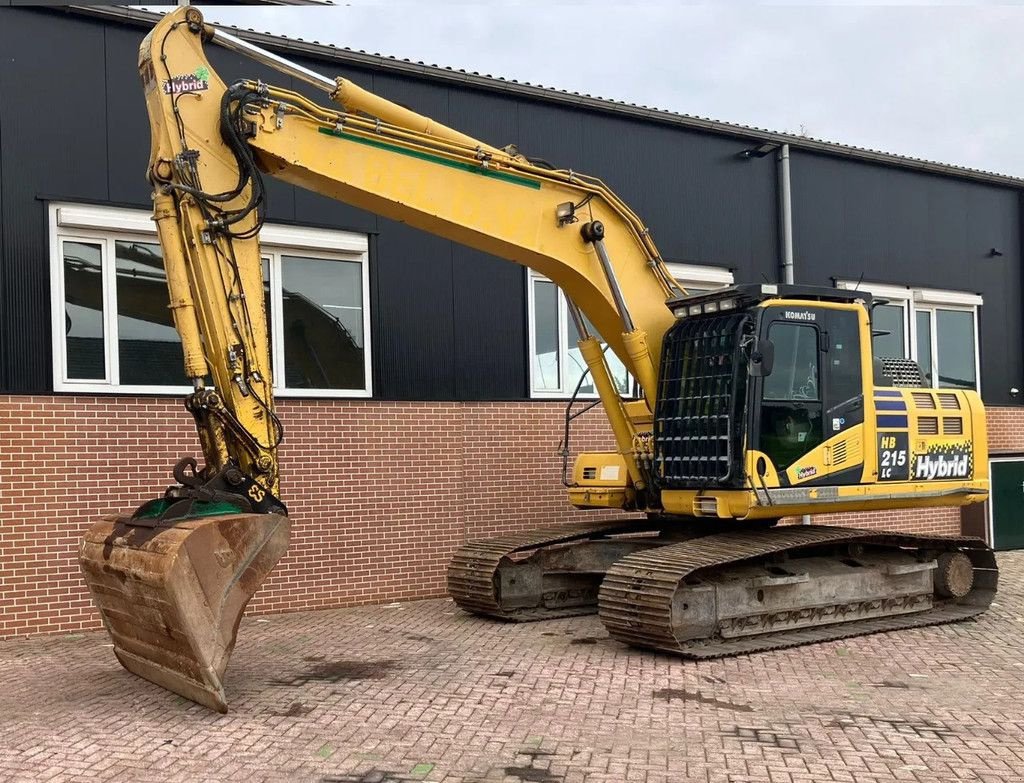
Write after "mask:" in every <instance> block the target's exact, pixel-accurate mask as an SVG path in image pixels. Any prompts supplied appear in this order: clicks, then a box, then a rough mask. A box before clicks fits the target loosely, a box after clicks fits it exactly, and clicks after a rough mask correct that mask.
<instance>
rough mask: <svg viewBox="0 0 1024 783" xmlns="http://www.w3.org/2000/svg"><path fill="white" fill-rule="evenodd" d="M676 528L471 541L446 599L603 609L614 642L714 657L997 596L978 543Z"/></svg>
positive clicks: (638, 526) (530, 615) (470, 606)
mask: <svg viewBox="0 0 1024 783" xmlns="http://www.w3.org/2000/svg"><path fill="white" fill-rule="evenodd" d="M682 522H683V524H680V521H679V520H676V521H675V522H673V523H670V524H666V521H665V520H663V519H662V520H659V519H657V518H652V519H648V520H617V521H614V522H604V523H581V524H575V525H562V526H557V527H551V528H546V529H542V530H535V531H531V532H529V533H524V534H519V535H508V536H503V537H500V538H494V539H487V540H482V541H471V542H469V543H468V544H466V545H465V546H464V547H462V548H461V549H460V550H459V551H458V552H457V553H456V555H455V557H454V558H453V560H452V562H451V564H450V566H449V570H448V586H449V592H450V594H451V595H452V598H453V599H454V600H455V602H456V604H458V606H460V607H461V608H462V609H464V610H465V611H467V612H470V613H473V614H478V615H484V616H487V617H493V618H498V619H502V620H512V621H533V620H544V619H552V618H556V617H567V616H572V615H581V614H592V613H593V612H595V611H598V613H599V615H600V618H601V621H602V622H603V623H604V625H605V627H606V628H607V629H608V632H609V634H610V635H611V636H612V638H614V639H617V640H619V641H621V642H624V643H626V644H629V645H633V646H637V647H646V648H650V649H656V650H661V651H664V652H671V653H675V654H677V655H681V656H684V657H690V658H715V657H721V656H727V655H738V654H743V653H750V652H758V651H762V650H769V649H775V648H780V647H791V646H795V645H800V644H809V643H813V642H819V641H826V640H830V639H840V638H845V637H849V636H858V635H862V634H868V633H876V632H879V631H891V630H898V629H901V628H912V627H920V626H925V625H936V624H939V623H946V622H954V621H957V620H963V619H966V618H968V617H972V616H974V615H977V614H980V613H981V612H983V611H985V609H986V608H987V607H988V606H989V604H990V603H991V602H992V598H993V597H994V595H995V591H996V584H997V581H998V571H997V567H996V562H995V556H994V554H993V553H992V550H991V549H990V548H989V547H988V546H987V545H986V544H984V542H982V541H980V540H978V539H974V538H954V537H949V538H947V537H929V536H920V535H911V534H894V533H877V532H872V531H867V530H856V529H850V528H840V527H831V526H817V525H809V526H784V527H777V528H755V529H751V528H749V527H748V528H744V529H734V530H730V531H727V532H715V533H712V534H707V531H708V530H709V528H708V527H707V526H705V525H701V526H699V527H698V526H695V525H692V524H691V525H688V524H686V523H685V521H682Z"/></svg>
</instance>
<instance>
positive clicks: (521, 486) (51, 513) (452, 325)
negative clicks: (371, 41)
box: [0, 5, 1024, 637]
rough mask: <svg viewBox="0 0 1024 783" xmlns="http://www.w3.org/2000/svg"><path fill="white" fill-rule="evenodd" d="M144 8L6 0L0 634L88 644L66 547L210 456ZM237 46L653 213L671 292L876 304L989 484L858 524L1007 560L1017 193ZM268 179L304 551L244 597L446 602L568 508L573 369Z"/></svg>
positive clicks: (658, 118)
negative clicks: (189, 400) (166, 204)
mask: <svg viewBox="0 0 1024 783" xmlns="http://www.w3.org/2000/svg"><path fill="white" fill-rule="evenodd" d="M155 18H156V16H155V15H154V14H151V13H148V12H145V11H138V10H128V9H125V8H118V7H86V6H82V7H67V8H44V7H38V8H36V7H16V6H10V5H8V6H4V7H0V53H2V56H3V59H4V65H3V68H0V216H2V220H0V325H2V326H0V437H2V441H3V443H4V459H3V461H2V463H0V637H2V636H10V635H18V634H25V633H35V632H54V631H69V630H78V629H82V628H92V627H96V626H97V625H98V622H99V620H98V615H96V614H95V613H94V611H93V609H92V606H91V602H90V600H89V596H88V593H87V591H86V588H85V585H84V583H83V582H82V580H81V578H80V576H79V573H78V564H77V546H78V542H79V540H80V539H81V536H82V534H83V532H84V530H85V529H86V528H87V527H88V526H89V525H90V524H91V523H92V521H93V520H95V519H96V518H97V517H99V516H103V515H107V514H113V513H123V512H126V511H129V510H131V509H132V508H134V507H135V506H136V505H138V504H139V503H140V502H142V501H143V500H145V499H148V498H150V497H153V496H155V495H156V494H159V492H160V491H162V489H163V487H164V486H166V485H167V484H168V483H170V481H171V476H170V466H171V465H172V464H173V462H174V461H175V460H176V459H177V458H179V457H180V456H182V455H184V454H189V453H196V452H198V451H199V447H198V443H197V441H196V438H195V432H194V428H193V423H192V420H191V417H190V416H189V415H188V414H187V413H186V411H185V410H184V408H183V407H182V405H181V397H182V396H183V394H184V393H185V392H186V391H187V388H186V387H185V386H184V379H183V375H182V369H181V350H180V345H179V344H178V341H177V335H176V333H175V331H174V329H173V328H172V327H171V325H170V316H169V314H168V313H167V310H166V292H165V290H164V288H163V280H162V267H161V264H160V260H159V253H160V249H159V245H158V244H157V242H156V236H155V231H154V228H153V224H152V221H151V220H150V212H149V186H148V184H147V183H146V181H145V177H144V172H145V169H146V161H147V159H148V155H149V129H148V125H147V119H146V112H145V108H144V102H143V93H142V89H141V86H140V83H139V78H138V75H137V73H136V57H137V52H138V46H139V42H140V40H141V38H142V36H143V35H145V33H146V31H147V29H148V28H149V27H150V26H151V25H152V24H153V21H154V19H155ZM243 37H247V38H248V39H249V40H252V41H254V42H256V43H258V44H260V45H261V46H263V47H265V48H269V49H272V50H274V51H277V52H279V53H281V54H284V55H286V56H287V57H289V58H290V59H293V60H296V61H298V62H299V63H300V64H302V65H305V66H306V67H308V68H311V69H313V70H315V71H318V72H320V73H325V74H329V75H342V76H345V77H346V78H349V79H352V80H353V81H355V82H356V83H358V84H360V85H362V86H364V87H366V88H368V89H370V90H372V91H373V92H375V93H379V94H380V95H383V96H384V97H386V98H388V99H390V100H392V101H396V102H398V103H401V104H403V105H406V106H409V107H411V108H413V109H415V110H417V111H419V112H421V113H423V114H426V115H429V116H431V117H433V118H436V119H437V120H439V121H441V122H444V123H446V124H448V125H450V126H452V127H455V128H457V129H459V130H461V131H464V132H466V133H468V134H470V135H473V136H475V137H478V138H481V139H484V140H486V141H488V142H490V143H492V144H495V145H497V146H504V145H506V144H509V143H514V144H515V145H516V146H517V147H518V148H519V149H520V150H522V151H523V152H525V153H526V154H528V155H530V156H531V157H537V158H542V159H544V160H546V161H550V162H551V163H552V164H553V165H555V166H558V167H560V168H567V169H573V170H576V171H581V172H587V173H589V174H593V175H595V176H599V177H600V178H601V179H603V180H604V181H605V182H606V183H607V184H609V185H610V186H611V187H612V188H613V189H614V190H615V191H616V192H617V193H618V194H619V195H620V196H621V197H622V198H623V199H624V200H625V201H626V202H627V203H628V204H629V205H630V206H631V207H632V208H633V209H634V210H635V211H636V212H637V213H639V214H640V215H641V216H642V217H643V218H644V220H645V221H646V223H647V225H648V226H650V228H651V230H652V232H653V236H654V238H655V240H656V241H657V243H658V246H659V248H660V250H661V252H662V254H663V256H664V258H665V259H666V260H667V261H669V262H670V265H671V266H670V268H671V270H672V272H673V274H674V275H675V276H676V278H677V279H678V280H679V281H680V282H682V283H683V284H684V285H685V286H686V287H687V288H688V289H693V290H703V289H710V288H713V287H717V286H722V285H728V284H731V283H734V282H735V283H754V282H767V283H773V282H781V281H783V280H784V276H785V272H784V267H785V266H786V265H787V264H788V263H789V262H790V261H791V262H792V266H791V269H792V275H793V279H794V280H795V282H797V283H803V284H813V285H824V286H833V287H846V288H854V287H856V288H860V289H862V290H865V291H870V292H871V293H872V294H874V295H875V296H876V298H880V299H883V300H885V303H884V304H881V305H879V306H878V307H877V308H876V309H875V327H876V328H877V329H879V330H881V331H884V332H886V334H883V335H880V336H879V337H878V338H877V339H876V345H875V349H876V353H878V354H884V355H889V356H903V357H908V358H912V359H914V360H916V361H917V362H918V364H919V365H920V366H921V368H922V371H923V373H924V375H925V377H926V378H927V379H928V380H929V381H930V382H931V383H933V384H934V385H937V386H940V387H951V388H974V389H978V390H979V391H980V393H981V395H982V398H983V400H984V402H985V404H986V406H988V410H989V447H990V454H991V460H992V476H993V496H992V501H991V503H989V504H986V505H985V507H984V508H982V507H980V506H979V507H971V508H970V509H969V510H968V511H965V512H964V514H963V515H961V513H960V511H958V510H955V509H938V510H920V511H913V512H910V511H907V512H887V513H884V514H873V515H870V516H867V517H865V516H860V517H858V519H857V522H856V524H860V525H865V526H870V525H875V526H884V527H891V528H893V529H900V530H912V531H928V532H935V533H957V532H960V531H961V530H964V531H965V532H968V533H972V534H976V535H982V536H984V537H986V538H988V539H989V540H990V541H991V542H993V543H994V544H995V545H996V546H997V547H999V548H1010V547H1019V546H1024V522H1022V520H1021V518H1020V515H1019V511H1018V509H1019V498H1020V495H1019V493H1020V489H1019V488H1020V487H1021V486H1024V408H1022V407H1021V405H1022V403H1024V397H1022V393H1021V389H1024V353H1022V351H1021V341H1022V338H1024V306H1022V280H1021V252H1022V250H1021V226H1022V219H1024V212H1022V208H1021V206H1022V205H1021V191H1022V188H1024V180H1021V179H1017V178H1014V177H1009V176H1002V175H998V174H993V173H987V172H981V171H975V170H970V169H965V168H960V167H957V166H953V165H945V164H939V163H931V162H926V161H922V160H917V159H913V158H906V157H900V156H897V155H891V154H886V153H880V152H874V151H869V150H863V149H858V148H853V147H848V146H844V145H841V144H836V143H831V142H824V141H818V140H815V139H809V138H804V137H799V136H792V135H787V134H781V133H773V132H768V131H763V130H759V129H754V128H748V127H744V126H739V125H733V124H728V123H725V122H719V121H713V120H706V119H702V118H697V117H691V116H686V115H680V114H675V113H671V112H665V111H660V110H657V109H649V108H646V107H638V106H633V105H629V104H623V103H618V102H612V101H606V100H602V99H599V98H592V97H590V96H582V95H577V94H570V93H565V92H560V91H557V90H553V89H547V88H542V87H535V86H531V85H528V84H521V83H517V82H512V81H507V80H503V79H496V78H492V77H489V76H481V75H478V74H471V73H465V72H462V71H455V70H451V69H448V68H440V67H436V66H427V65H423V64H420V63H410V62H407V61H403V60H396V59H392V58H387V57H381V56H377V55H367V54H365V53H361V52H354V51H350V50H347V49H339V48H335V47H331V46H322V45H319V44H314V43H307V42H303V41H297V40H290V39H284V38H278V37H273V36H270V35H266V34H259V33H251V32H249V33H244V34H243ZM40 46H45V48H46V50H47V56H46V57H40V56H39V50H40ZM210 56H211V59H212V61H213V62H214V63H215V66H216V68H217V70H218V71H219V72H220V73H222V74H223V75H224V76H225V77H227V78H228V79H235V78H243V77H248V78H261V79H263V80H265V81H269V82H273V83H275V84H278V85H280V86H282V87H288V88H291V89H294V90H297V91H299V92H306V90H305V88H304V87H303V85H302V84H300V83H291V80H290V79H289V78H288V77H284V76H282V75H280V74H277V73H275V72H270V71H267V70H266V69H265V68H262V67H261V66H258V65H256V64H254V63H251V62H248V61H244V60H243V59H242V58H240V57H239V56H237V55H234V54H231V53H229V52H226V51H221V50H217V49H216V48H212V49H211V51H210ZM310 97H312V98H314V99H318V100H322V98H321V97H320V96H318V95H310ZM267 184H268V224H267V226H266V227H265V229H264V231H263V233H262V236H261V238H262V240H263V247H264V251H265V258H264V266H265V278H266V291H267V302H268V305H269V309H270V313H271V323H272V350H273V357H274V370H275V372H274V374H275V380H276V384H277V387H278V389H277V395H278V400H279V406H280V414H281V418H282V420H283V422H284V426H285V429H286V434H285V442H284V445H283V447H282V467H283V469H282V474H283V476H284V481H283V486H282V492H283V495H284V497H285V499H286V500H287V502H288V504H289V507H290V509H291V512H292V517H293V523H294V535H293V541H292V546H291V550H290V552H289V554H288V555H287V557H286V559H285V560H284V561H283V562H282V564H281V566H280V567H279V568H278V570H277V571H276V572H275V573H274V574H273V575H272V577H271V578H270V580H269V581H268V582H267V583H266V585H265V586H264V588H263V590H262V591H261V592H260V593H259V594H258V595H257V597H256V599H255V601H254V602H253V609H254V610H256V611H284V610H303V609H315V608H322V607H329V606H341V605H346V604H352V603H360V602H379V601H391V600H396V599H408V598H416V597H427V596H436V595H440V594H443V592H444V568H445V564H446V562H447V560H448V557H449V555H450V554H451V552H452V551H453V549H454V548H455V547H456V546H458V545H459V544H460V543H461V542H462V541H464V540H465V539H466V538H472V537H477V536H484V535H491V534H494V533H496V532H500V531H512V530H519V529H525V528H529V527H533V526H536V525H538V524H540V523H543V522H550V521H560V520H568V519H570V518H573V517H574V516H579V514H580V513H581V512H575V511H573V510H572V509H571V508H570V507H569V506H568V504H567V503H566V501H565V499H564V492H563V488H562V485H561V458H560V456H559V454H558V450H559V442H560V438H561V431H562V422H563V414H564V410H565V407H566V404H567V400H568V399H569V398H570V397H571V395H572V393H573V390H574V389H575V388H576V386H577V383H578V381H579V379H580V373H581V366H582V364H581V362H580V359H579V356H578V354H577V351H576V350H575V348H574V343H575V337H574V332H573V327H572V321H571V319H569V318H568V317H567V313H566V308H565V303H564V301H563V300H562V298H561V295H560V294H559V292H558V290H557V288H556V287H555V286H554V285H553V284H552V283H551V282H550V281H547V280H545V279H544V278H542V277H539V276H537V275H536V274H533V273H531V272H529V271H528V270H525V269H524V268H522V267H519V266H517V265H515V264H511V263H508V262H506V261H502V260H499V259H496V258H492V257H489V256H486V255H484V254H481V253H479V252H476V251H472V250H469V249H467V248H465V247H462V246H459V245H456V244H453V243H451V242H448V241H445V240H441V239H438V238H436V237H433V236H430V235H427V234H424V233H421V232H419V231H416V230H414V229H411V228H409V227H407V226H405V225H403V224H400V223H396V222H392V221H389V220H385V219H383V218H379V217H377V216H375V215H373V214H369V213H366V212H362V211H359V210H356V209H354V208H350V207H348V206H346V205H343V204H339V203H337V202H334V201H331V200H328V199H326V198H324V197H321V196H318V195H315V194H312V193H308V192H305V191H302V190H299V189H296V188H293V187H291V186H287V185H285V184H283V183H280V182H274V181H273V180H271V179H269V178H268V181H267ZM160 296H163V297H164V298H163V300H161V299H160ZM623 383H624V384H625V385H628V379H625V378H624V379H623ZM589 391H592V390H591V389H590V387H589V386H588V385H587V383H586V381H584V384H583V386H582V389H581V393H582V396H584V397H586V396H587V395H588V392H589ZM591 396H592V395H591ZM610 442H611V441H610V437H609V435H608V433H607V432H606V425H605V423H604V421H603V419H602V418H601V416H600V415H599V414H598V413H592V414H590V415H589V416H586V415H585V416H583V417H581V418H580V419H579V420H578V421H577V423H576V426H575V429H574V434H573V441H572V444H573V450H574V451H575V450H580V449H583V448H591V449H593V448H599V447H601V445H602V444H608V445H610ZM538 488H540V489H538ZM819 521H828V519H826V518H824V517H823V518H821V519H820V520H819ZM843 521H844V522H845V523H850V520H849V519H844V520H843Z"/></svg>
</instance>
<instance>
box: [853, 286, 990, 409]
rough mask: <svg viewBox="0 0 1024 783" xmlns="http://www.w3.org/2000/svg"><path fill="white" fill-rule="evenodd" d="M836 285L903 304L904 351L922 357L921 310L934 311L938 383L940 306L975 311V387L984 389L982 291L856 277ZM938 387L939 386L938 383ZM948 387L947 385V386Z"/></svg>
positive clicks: (934, 373)
mask: <svg viewBox="0 0 1024 783" xmlns="http://www.w3.org/2000/svg"><path fill="white" fill-rule="evenodd" d="M836 288H843V289H847V290H860V291H866V292H867V293H869V294H871V295H872V296H873V297H875V298H877V299H885V300H887V301H888V304H890V305H893V306H896V307H901V308H903V343H904V346H903V353H904V355H905V356H908V357H910V358H911V359H913V360H914V361H915V362H916V361H918V353H919V352H918V340H917V314H918V313H922V312H926V313H930V321H931V346H930V347H931V357H932V367H931V376H932V382H933V383H938V362H939V352H938V321H937V317H936V312H937V311H938V310H953V311H958V312H967V313H971V315H972V316H973V317H974V379H975V383H974V388H975V390H976V391H977V392H978V393H979V394H980V393H981V351H980V340H981V337H980V335H979V333H978V308H979V307H981V305H983V304H984V303H985V299H984V297H982V295H981V294H975V293H969V292H967V291H946V290H942V289H938V288H913V287H911V286H896V285H886V284H882V283H864V282H860V281H856V280H837V281H836ZM936 388H938V387H936ZM943 388H945V387H943Z"/></svg>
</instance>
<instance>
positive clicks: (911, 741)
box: [0, 553, 1024, 783]
mask: <svg viewBox="0 0 1024 783" xmlns="http://www.w3.org/2000/svg"><path fill="white" fill-rule="evenodd" d="M1000 561H1001V565H1002V568H1003V573H1004V577H1003V585H1002V591H1001V593H1000V596H999V601H998V605H997V606H995V607H994V608H993V609H992V610H990V611H989V612H988V613H987V614H986V615H985V616H983V617H982V618H981V619H979V620H977V621H975V622H968V623H964V624H960V625H956V626H946V627H941V628H932V629H924V630H917V631H904V632H900V633H894V634H885V635H877V636H872V637H865V638H861V639H854V640H848V641H845V642H842V643H831V644H824V645H818V646H815V647H806V648H800V649H795V650H787V651H781V652H774V653H765V654H760V655H756V656H751V657H747V658H735V659H728V660H722V661H712V662H705V663H686V662H682V661H678V660H674V659H672V658H668V657H664V656H659V655H653V654H650V653H646V652H640V651H636V650H629V649H626V648H624V647H622V646H620V645H618V644H616V643H613V642H611V641H610V640H608V639H607V638H606V636H605V634H604V632H603V629H602V627H601V625H600V624H599V623H598V622H597V620H596V619H593V618H582V619H575V620H564V621H553V622H549V623H543V624H534V625H530V626H514V625H503V624H497V623H492V622H486V621H482V620H478V619H474V618H471V617H468V616H466V615H464V614H462V613H460V612H458V611H457V610H456V609H455V608H454V607H453V605H452V604H451V603H450V602H447V601H440V600H437V601H422V602H418V603H411V604H401V605H389V606H378V607H364V608H359V609H345V610H334V611H323V612H315V613H303V614H291V615H282V616H274V617H267V618H250V619H247V620H245V621H244V622H243V625H242V630H241V633H240V642H239V645H238V649H237V650H236V652H235V656H234V660H233V661H232V665H231V668H230V669H229V679H228V694H229V698H230V701H231V705H232V708H233V711H232V712H231V713H230V714H228V715H225V716H220V715H215V714H212V713H209V712H206V711H205V710H203V709H202V708H199V707H196V706H195V705H192V704H190V703H188V702H185V701H184V700H182V699H178V698H176V697H174V696H172V695H169V694H168V693H166V692H165V691H162V690H160V689H158V688H156V687H155V686H152V685H150V684H148V683H146V682H143V681H142V680H138V679H136V678H134V677H133V676H131V675H129V674H128V673H126V672H124V671H123V670H121V668H120V667H119V666H118V664H117V663H116V661H115V660H114V658H113V655H112V654H111V652H110V649H109V646H108V645H107V643H106V642H107V640H106V638H105V636H104V635H102V634H100V633H90V634H85V635H77V636H73V637H45V638H34V639H19V640H12V641H7V642H2V643H0V781H4V783H6V782H7V781H17V782H19V783H20V782H21V781H43V780H76V781H77V780H82V781H87V780H88V781H93V780H96V781H100V780H103V781H113V780H116V781H189V782H191V781H210V782H211V783H213V782H216V783H225V782H226V781H235V780H237V781H245V783H257V781H293V780H294V781H311V782H312V781H319V782H320V783H329V782H333V783H357V782H360V781H362V782H364V783H375V782H376V783H397V782H398V781H403V782H404V781H416V780H425V781H445V783H475V782H483V781H487V782H488V783H490V782H491V781H495V782H496V781H504V783H520V782H522V781H536V782H539V783H582V782H583V781H586V783H630V782H632V781H644V782H645V783H679V782H681V781H722V782H723V783H725V782H727V781H728V782H731V783H754V782H760V781H768V782H770V783H775V782H776V781H783V782H785V783H801V782H807V781H833V780H835V781H856V783H860V782H861V781H888V780H908V781H927V782H928V783H931V782H932V781H954V780H955V781H962V780H980V781H993V782H995V781H999V782H1000V783H1002V782H1003V781H1020V780H1024V708H1022V703H1024V656H1022V654H1021V650H1022V649H1024V553H1020V554H1009V555H1003V556H1001V558H1000Z"/></svg>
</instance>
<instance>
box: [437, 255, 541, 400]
mask: <svg viewBox="0 0 1024 783" xmlns="http://www.w3.org/2000/svg"><path fill="white" fill-rule="evenodd" d="M452 261H453V263H452V269H453V275H454V282H455V286H454V300H453V303H452V306H453V321H454V328H455V334H454V345H455V357H456V359H455V366H454V368H453V369H454V372H455V399H458V400H502V399H522V398H524V397H528V396H529V389H528V388H527V387H528V385H529V376H528V373H527V366H526V351H527V349H526V345H527V331H526V271H525V267H521V266H519V265H518V264H510V263H509V262H508V261H504V260H502V259H500V258H495V257H494V256H490V255H487V254H486V253H480V252H478V251H476V250H471V249H470V248H468V247H464V246H462V245H456V244H453V245H452Z"/></svg>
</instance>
